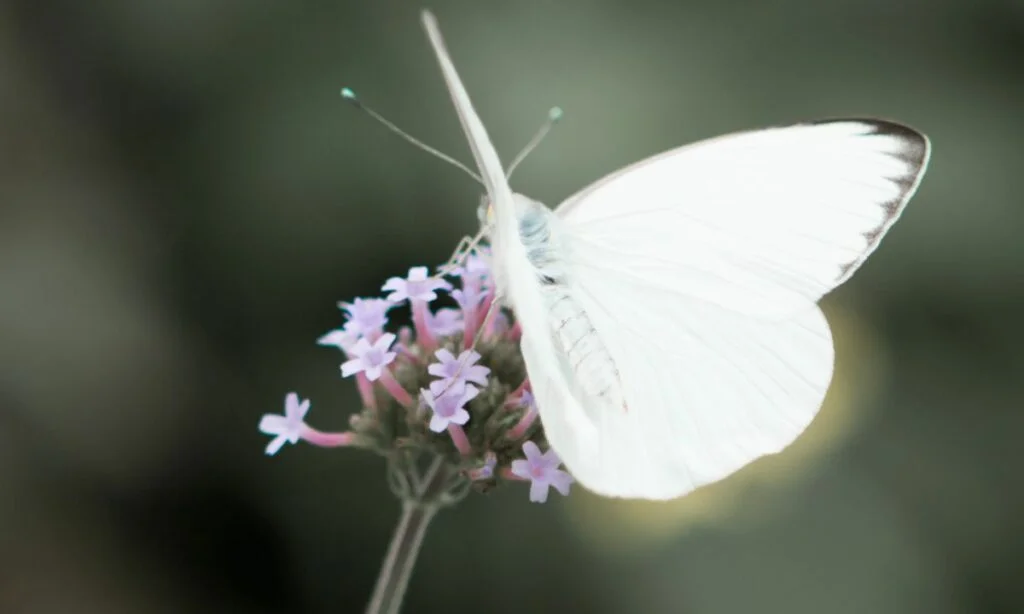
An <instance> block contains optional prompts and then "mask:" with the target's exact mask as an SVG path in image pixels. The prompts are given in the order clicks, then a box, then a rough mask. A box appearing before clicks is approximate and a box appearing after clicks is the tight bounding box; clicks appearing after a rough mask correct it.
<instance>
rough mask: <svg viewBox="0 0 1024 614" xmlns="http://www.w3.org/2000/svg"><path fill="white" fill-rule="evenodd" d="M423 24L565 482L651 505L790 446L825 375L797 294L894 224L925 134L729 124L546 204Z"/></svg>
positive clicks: (860, 256) (870, 125)
mask: <svg viewBox="0 0 1024 614" xmlns="http://www.w3.org/2000/svg"><path fill="white" fill-rule="evenodd" d="M423 24H424V27H425V28H426V30H427V34H428V35H429V37H430V41H431V43H432V44H433V47H434V51H435V52H436V53H437V57H438V60H439V62H440V64H441V69H442V72H443V73H444V78H445V80H446V82H447V84H448V89H449V90H450V92H451V96H452V100H453V101H454V102H455V108H456V110H457V111H458V115H459V119H460V121H461V123H462V127H463V129H464V130H465V132H466V135H467V137H468V138H469V144H470V147H471V149H472V151H473V157H474V158H475V159H476V164H477V166H478V167H479V169H480V175H481V177H482V179H483V183H484V185H485V187H486V189H487V195H488V198H489V200H490V203H491V206H492V207H493V210H492V213H493V216H492V226H491V228H490V229H489V238H490V241H491V247H492V254H493V263H492V266H493V269H494V274H495V277H496V280H497V283H498V291H499V293H500V295H501V296H502V297H503V300H504V301H505V303H506V304H507V305H508V306H509V307H511V308H512V310H513V311H514V312H515V315H516V318H517V319H518V321H519V322H520V325H521V327H522V332H523V336H522V352H523V356H524V358H525V361H526V368H527V371H528V374H529V378H530V382H531V384H532V386H533V394H534V398H535V400H536V403H537V408H538V411H539V413H540V417H541V421H542V423H543V425H544V429H545V432H546V434H547V438H548V441H549V443H550V444H551V446H552V447H553V448H554V449H555V451H557V453H558V454H559V455H560V456H561V458H562V460H563V461H564V462H565V465H566V467H568V469H569V470H570V471H571V472H572V474H573V475H574V476H575V477H576V479H577V480H578V481H579V482H580V483H581V484H582V485H584V486H585V487H587V488H589V489H591V490H593V491H595V492H598V493H601V494H604V495H609V496H619V497H638V498H649V499H668V498H672V497H677V496H679V495H682V494H685V493H687V492H689V491H691V490H693V489H695V488H697V487H699V486H701V485H703V484H707V483H709V482H713V481H715V480H719V479H721V478H724V477H725V476H727V475H729V474H730V473H732V472H734V471H736V470H737V469H739V468H740V467H742V466H744V465H746V464H747V463H749V462H751V461H752V460H754V459H756V458H758V457H759V456H762V455H764V454H769V453H774V452H777V451H779V450H781V449H783V448H784V447H786V446H787V445H788V444H789V443H790V442H792V441H793V440H794V439H795V438H796V437H797V436H798V435H799V434H800V433H801V432H802V431H803V430H804V428H805V427H806V426H807V424H808V423H809V422H810V421H811V419H812V418H813V417H814V415H815V414H816V413H817V411H818V408H819V407H820V405H821V402H822V399H823V398H824V396H825V391H826V390H827V389H828V385H829V381H830V380H831V377H832V364H833V349H832V338H831V334H830V331H829V327H828V323H827V322H826V320H825V317H824V316H823V314H822V312H821V310H820V309H819V308H818V306H817V305H816V301H818V299H820V298H821V297H822V296H823V295H824V294H826V293H828V292H829V291H830V290H832V289H833V288H835V287H836V286H838V285H839V284H841V283H843V282H844V281H846V279H848V278H849V277H850V275H851V274H852V273H853V272H854V271H855V270H856V269H857V268H858V267H859V266H860V265H861V263H863V262H864V260H865V259H866V258H867V256H868V255H869V254H870V253H871V252H872V251H874V249H875V248H876V247H877V246H878V242H879V241H880V240H881V238H882V236H883V235H884V234H885V232H886V231H887V230H888V229H889V227H890V226H892V224H893V223H894V222H895V221H896V219H897V218H898V217H899V215H900V213H901V212H902V211H903V208H904V206H906V204H907V201H908V200H909V199H910V197H911V195H912V194H913V193H914V191H915V189H916V188H917V186H918V183H919V182H920V180H921V176H922V174H923V173H924V169H925V166H926V164H927V162H928V156H929V143H928V139H927V138H926V137H925V136H924V135H922V134H920V133H918V132H916V131H914V130H912V129H910V128H907V127H905V126H901V125H898V124H894V123H890V122H885V121H876V120H860V119H851V120H842V121H830V122H822V123H812V124H800V125H796V126H791V127H786V128H770V129H767V130H759V131H754V132H744V133H739V134H732V135H727V136H723V137H719V138H715V139H711V140H708V141H704V142H701V143H697V144H694V145H690V146H688V147H682V148H679V149H674V150H671V151H668V152H665V153H663V154H660V155H657V156H654V157H652V158H649V159H647V160H644V161H642V162H638V163H636V164H634V165H632V166H629V167H627V168H625V169H623V170H620V171H618V172H615V173H612V174H611V175H609V176H607V177H605V178H603V179H601V180H600V181H598V182H597V183H595V184H593V185H591V186H589V187H587V188H585V189H583V190H582V191H581V192H579V193H578V194H576V195H574V196H572V197H570V198H569V199H568V200H566V201H565V202H564V203H562V204H561V205H559V206H558V207H557V208H556V209H555V210H554V211H553V212H552V211H551V210H549V209H548V208H546V207H545V206H544V205H542V204H540V203H538V202H535V201H533V200H530V199H529V198H527V197H525V196H522V195H520V194H516V193H513V192H512V189H511V188H510V187H509V185H508V181H507V180H506V178H505V174H504V172H503V170H502V165H501V162H500V161H499V159H498V154H497V152H496V151H495V149H494V146H493V145H492V144H491V141H490V139H489V138H488V136H487V132H486V131H485V130H484V127H483V124H482V123H481V122H480V119H479V117H477V114H476V112H475V111H474V110H473V106H472V104H471V103H470V100H469V96H468V95H467V94H466V90H465V88H464V87H463V85H462V82H461V80H460V79H459V76H458V74H457V73H456V72H455V68H454V66H453V65H452V62H451V59H450V58H449V56H448V52H447V50H446V49H445V45H444V41H443V40H442V38H441V34H440V31H439V30H438V26H437V22H436V20H435V18H434V16H433V15H432V14H430V13H429V12H424V13H423Z"/></svg>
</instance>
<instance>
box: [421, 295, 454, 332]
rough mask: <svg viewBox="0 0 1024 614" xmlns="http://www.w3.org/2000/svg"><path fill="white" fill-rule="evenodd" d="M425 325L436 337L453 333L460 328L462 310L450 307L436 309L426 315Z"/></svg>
mask: <svg viewBox="0 0 1024 614" xmlns="http://www.w3.org/2000/svg"><path fill="white" fill-rule="evenodd" d="M456 292H458V291H457V290H456ZM427 325H428V326H430V330H431V332H433V333H434V334H435V335H437V336H438V337H447V336H448V335H454V334H455V333H457V332H459V331H460V330H462V312H461V311H459V310H458V309H452V308H451V307H445V308H443V309H438V310H437V313H433V314H430V315H429V316H427Z"/></svg>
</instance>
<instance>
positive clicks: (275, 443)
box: [263, 435, 288, 456]
mask: <svg viewBox="0 0 1024 614" xmlns="http://www.w3.org/2000/svg"><path fill="white" fill-rule="evenodd" d="M286 441H288V438H287V437H286V436H284V435H278V436H277V437H274V438H273V439H271V440H270V443H268V444H267V447H266V449H265V450H264V451H263V453H264V454H266V455H267V456H273V455H275V454H277V452H278V450H280V449H281V446H283V445H284V444H285V442H286Z"/></svg>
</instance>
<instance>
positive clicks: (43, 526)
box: [0, 0, 1024, 614]
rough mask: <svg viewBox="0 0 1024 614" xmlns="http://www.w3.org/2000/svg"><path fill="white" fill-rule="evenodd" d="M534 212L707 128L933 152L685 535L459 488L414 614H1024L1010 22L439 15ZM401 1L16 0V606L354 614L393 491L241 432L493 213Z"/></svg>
mask: <svg viewBox="0 0 1024 614" xmlns="http://www.w3.org/2000/svg"><path fill="white" fill-rule="evenodd" d="M431 8H433V9H434V10H435V12H436V14H437V16H438V18H439V20H440V23H441V27H442V30H443V31H444V33H445V35H446V37H447V39H448V44H449V48H450V50H451V52H452V54H453V56H454V59H455V62H456V65H457V66H458V67H459V69H460V71H461V72H462V75H463V78H464V79H465V81H466V83H467V87H468V88H469V90H470V93H471V95H473V96H474V100H475V102H476V106H477V108H478V110H479V111H480V113H481V115H482V116H483V119H484V121H485V122H486V123H487V124H488V126H489V129H490V131H491V135H492V137H493V138H494V140H495V142H496V145H497V146H498V149H499V150H500V151H501V152H502V154H503V156H504V157H505V159H509V158H510V157H511V156H512V155H513V154H514V153H515V151H517V150H518V148H519V147H521V146H522V144H523V143H525V142H526V140H527V139H528V138H529V137H530V135H531V134H533V132H534V130H535V129H536V128H537V126H538V125H539V124H540V122H541V121H542V120H543V118H544V116H545V113H546V112H547V109H548V108H549V107H551V106H553V105H559V106H561V107H562V108H563V109H564V110H565V118H564V120H563V122H562V123H561V124H560V125H559V126H558V127H557V128H556V129H555V132H554V133H553V134H552V135H551V136H550V137H549V139H548V140H547V142H545V144H544V145H543V146H542V147H541V148H540V149H539V150H538V151H537V152H535V153H534V154H533V155H532V156H531V157H530V159H529V160H528V161H527V162H526V163H525V164H524V165H523V167H522V169H521V170H520V171H518V172H517V177H516V179H515V182H514V187H515V188H516V189H517V190H520V191H522V192H524V193H527V194H529V195H531V196H533V197H535V198H539V199H540V200H543V201H545V202H547V203H550V204H554V203H557V202H558V201H560V200H561V199H563V198H565V197H566V196H568V195H569V194H571V193H572V192H574V191H576V190H577V189H579V188H580V187H582V186H583V185H585V184H586V183H589V182H590V181H593V180H595V179H597V178H598V177H600V176H601V175H603V174H604V173H607V172H609V171H611V170H613V169H616V168H618V167H620V166H622V165H624V164H627V163H629V162H632V161H634V160H637V159H639V158H642V157H644V156H646V155H649V154H652V153H655V152H658V151H661V150H663V149H667V148H670V147H674V146H676V145H679V144H682V143H685V142H689V141H693V140H697V139H700V138H705V137H710V136H714V135H716V134H720V133H723V132H728V131H733V130H739V129H747V128H753V127H758V126H762V125H772V124H785V123H790V122H796V121H801V120H806V119H817V118H822V117H835V116H843V115H867V116H881V117H889V118H896V119H899V120H901V121H903V122H906V123H909V124H911V125H913V126H915V127H917V128H919V129H921V130H922V131H924V132H926V133H927V134H928V135H929V136H930V137H931V138H932V140H933V146H934V154H933V158H932V164H931V167H930V170H929V171H928V174H927V175H926V177H925V180H924V183H923V185H922V188H921V190H920V192H919V193H918V196H917V197H916V198H915V200H914V201H913V203H912V204H911V205H910V207H909V208H908V210H907V213H906V214H905V216H904V217H903V219H902V220H901V221H900V223H899V224H897V225H896V226H895V227H894V229H893V230H892V232H891V233H890V234H889V236H888V238H887V239H886V240H885V241H884V242H883V244H882V247H881V248H880V249H879V250H878V252H877V253H876V254H875V255H874V256H873V257H872V258H871V260H870V261H869V262H868V263H867V264H866V265H865V266H864V268H863V269H862V270H861V272H860V273H859V274H858V275H856V276H855V277H854V279H853V280H852V281H851V282H850V283H848V284H847V285H846V286H844V287H843V288H841V289H840V290H838V291H836V292H835V293H834V294H833V295H831V296H829V297H828V298H827V299H826V301H825V307H826V311H827V313H828V315H829V319H830V321H831V322H832V325H833V328H834V330H835V336H836V340H837V352H838V358H837V361H838V364H837V375H836V381H835V383H834V385H833V388H832V390H831V392H830V395H829V398H828V400H827V403H826V406H825V407H824V409H823V410H822V412H821V414H820V416H819V418H818V419H817V420H816V421H815V422H814V424H813V425H812V426H811V428H810V429H809V430H808V432H807V433H806V434H805V435H804V436H803V437H801V439H800V440H798V442H797V443H796V444H794V446H793V447H792V448H790V449H789V450H788V451H786V452H785V453H784V454H782V455H779V456H777V457H774V458H766V459H763V460H761V461H758V462H757V463H755V464H754V465H752V466H751V467H749V468H747V469H745V470H744V471H742V472H740V473H739V474H737V475H735V476H733V477H732V478H730V479H728V480H726V481H724V482H722V483H719V484H716V485H714V486H711V487H708V488H705V489H702V490H700V491H698V492H696V493H694V494H693V495H691V496H689V497H686V498H684V499H682V500H680V501H676V502H672V503H667V504H653V503H637V502H632V503H630V502H621V501H608V500H602V499H600V498H598V497H595V496H593V495H589V494H588V493H585V492H584V491H583V490H582V489H579V488H577V489H575V490H574V491H573V493H572V494H571V496H570V497H568V498H561V497H558V496H553V497H552V500H551V501H549V503H548V504H546V505H543V506H539V505H531V504H530V503H529V502H528V500H527V493H526V488H525V487H521V486H520V487H517V486H510V487H506V488H502V489H499V490H498V491H497V492H495V493H493V494H491V495H487V496H482V495H472V496H470V497H469V498H468V499H467V500H466V501H464V502H463V503H462V504H461V505H460V506H458V507H457V508H454V509H451V510H447V511H445V512H443V513H442V514H441V515H439V516H438V518H437V519H436V521H435V524H434V526H433V527H432V529H431V532H430V533H429V534H428V536H427V539H426V543H425V545H424V551H423V554H422V558H421V561H420V565H419V567H418V568H417V571H416V574H415V576H414V578H413V581H412V586H411V587H410V594H409V600H408V603H407V607H406V609H405V611H406V612H410V613H415V612H445V613H447V614H459V613H463V612H464V613H474V614H475V613H479V612H488V613H489V612H494V613H503V612H510V613H511V612H517V613H521V612H530V613H533V612H537V613H544V612H594V613H598V614H599V613H618V612H643V613H648V612H649V613H652V614H657V613H663V612H664V613H668V612H683V613H687V614H689V613H692V614H705V613H708V614H710V613H727V612H728V613H733V612H764V613H769V612H779V613H787V614H799V613H808V614H810V613H814V614H820V613H823V612H827V613H830V614H831V613H836V614H845V613H889V612H893V613H895V612H927V613H929V614H945V613H964V612H986V613H1008V612H1024V584H1022V578H1024V573H1022V571H1024V537H1022V536H1024V487H1022V484H1024V478H1022V477H1021V475H1022V473H1021V470H1022V469H1024V462H1022V461H1024V445H1022V441H1024V385H1022V384H1021V382H1020V377H1021V375H1022V373H1024V321H1022V317H1021V316H1022V315H1024V272H1022V271H1024V240H1022V239H1021V237H1022V231H1024V203H1022V193H1024V164H1022V163H1024V153H1022V152H1024V150H1022V145H1024V143H1022V141H1024V139H1022V137H1024V2H1021V1H1020V0H976V1H968V0H903V1H899V0H896V1H894V0H856V1H854V0H840V1H835V2H816V1H812V0H780V1H776V2H739V1H736V0H732V1H719V2H710V1H708V2H698V1H696V0H692V1H679V2H673V1H670V0H661V1H658V0H637V1H633V2H612V1H611V0H603V1H590V2H582V1H577V2H543V1H541V0H526V1H518V2H505V3H499V2H455V1H441V0H438V1H436V2H434V3H433V5H431ZM419 9H420V6H419V5H416V4H414V3H412V4H411V3H408V2H398V1H395V0H389V1H382V2H361V3H360V2H354V1H351V0H337V1H333V2H313V1H294V0H293V1H287V2H284V1H270V0H244V1H242V0H221V1H216V2H210V1H202V0H179V1H170V0H165V1H163V2H160V1H156V0H134V1H121V2H114V1H101V2H73V1H70V0H65V1H63V2H61V1H56V0H51V1H48V2H33V1H30V0H7V1H6V2H4V3H3V4H0V613H3V614H21V613H32V614H36V613H51V612H52V613H60V614H63V613H93V612H96V613H103V614H107V613H113V614H118V613H136V612H145V613H150V612H153V613H160V612H190V613H195V612H239V613H243V612H253V613H279V612H289V613H295V614H299V613H311V614H312V613H324V614H327V613H332V612H361V611H362V608H363V607H364V605H365V602H366V599H367V598H368V596H369V594H370V591H371V588H372V585H373V581H374V578H375V576H376V573H377V567H378V565H379V563H380V561H381V558H382V556H383V553H384V550H385V547H386V545H387V540H388V538H389V535H390V532H391V529H392V527H393V525H394V522H395V520H396V519H397V516H398V505H397V503H396V502H395V501H394V499H393V498H392V496H391V494H390V493H389V491H388V489H387V486H386V484H385V481H384V468H383V463H382V462H381V461H380V460H379V459H378V458H376V457H373V456H371V455H368V454H365V453H359V452H355V451H348V450H323V449H317V448H314V447H312V446H308V445H299V446H289V447H287V448H285V449H284V450H283V451H282V452H281V453H280V454H279V455H278V456H277V457H274V458H267V457H265V456H263V447H264V445H265V444H266V441H267V438H266V437H265V436H263V435H261V434H260V433H259V432H258V431H257V429H256V424H257V422H258V420H259V418H260V416H261V415H262V414H264V413H267V412H279V411H280V410H281V408H282V403H283V398H284V395H285V393H286V392H288V391H291V390H297V391H299V392H300V394H302V396H303V397H311V398H312V399H313V410H312V412H311V414H310V416H309V419H310V421H311V422H312V423H313V424H315V425H316V426H318V427H320V428H324V429H330V428H342V427H343V426H344V424H345V423H346V418H347V415H348V414H349V413H350V412H351V411H354V410H355V408H356V403H357V396H356V394H355V390H354V386H352V385H351V382H346V381H341V380H340V379H339V377H338V362H339V357H338V355H337V353H336V352H332V351H331V350H329V349H325V348H320V347H317V346H316V345H315V343H314V342H315V340H316V338H317V337H318V336H319V335H321V334H322V333H324V332H326V331H327V330H329V329H331V328H335V327H336V326H337V325H339V324H340V323H341V317H340V314H339V312H338V311H337V308H336V306H335V303H336V301H338V300H349V299H351V298H352V297H355V296H368V295H376V294H377V293H378V290H379V287H380V285H381V284H382V283H383V281H384V280H385V279H386V278H388V277H390V276H392V275H400V274H403V273H404V272H405V271H406V270H407V269H408V267H409V266H411V265H416V264H435V263H439V262H441V261H443V260H444V259H445V258H446V257H447V256H448V254H449V252H450V250H451V248H452V247H453V245H454V243H455V241H457V240H458V238H459V237H461V236H462V235H463V234H467V233H470V232H472V231H474V230H475V225H476V216H475V207H476V203H477V198H478V193H477V192H478V188H477V187H476V186H475V185H474V184H473V183H472V182H471V181H469V180H468V179H466V178H465V177H464V176H461V175H460V174H459V172H458V171H456V170H455V169H452V168H449V167H447V166H445V165H444V164H443V163H441V162H439V161H437V160H434V159H431V158H430V157H428V156H426V155H424V154H423V153H422V152H419V151H416V150H414V149H413V148H411V147H409V146H408V145H406V144H403V143H402V142H400V141H399V140H398V139H396V138H394V137H393V136H391V135H389V134H387V133H386V132H385V131H384V130H383V129H381V127H380V126H378V125H375V124H373V123H372V122H371V121H369V120H368V118H366V117H364V116H362V115H360V114H359V113H358V112H357V111H355V110H353V109H352V108H350V107H347V106H346V105H344V104H343V103H342V101H341V100H340V99H339V97H338V89H339V87H340V86H341V85H348V86H350V87H352V88H353V89H355V90H356V91H357V92H358V93H359V94H360V95H361V96H362V98H363V99H364V100H365V101H366V102H367V103H368V104H370V105H371V106H374V107H376V108H377V109H378V110H380V111H381V112H382V113H384V114H385V115H386V116H388V117H389V118H390V119H392V120H393V121H395V122H396V123H398V124H399V125H401V126H402V127H404V128H405V129H407V130H409V131H410V132H412V133H414V134H416V135H418V136H419V137H421V138H423V139H424V140H426V141H427V142H429V143H431V144H433V145H435V146H437V147H438V148H440V149H442V150H444V151H446V152H449V153H452V154H453V155H455V156H457V157H460V158H462V159H464V160H468V159H469V155H468V151H467V147H466V145H465V144H464V142H463V138H462V136H461V132H460V129H459V126H458V122H457V120H456V118H455V115H454V113H453V111H452V109H451V107H450V101H449V99H448V96H447V94H446V92H445V91H444V86H443V83H442V80H441V77H440V74H439V72H438V69H437V66H436V64H435V60H434V58H433V57H432V55H431V53H430V50H429V47H428V45H427V42H426V40H425V37H424V35H423V33H422V32H421V30H420V26H419V21H418V11H419Z"/></svg>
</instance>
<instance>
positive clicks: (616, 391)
mask: <svg viewBox="0 0 1024 614" xmlns="http://www.w3.org/2000/svg"><path fill="white" fill-rule="evenodd" d="M516 196H517V197H518V198H517V201H518V202H517V208H518V212H517V213H518V217H519V238H520V240H521V241H522V242H523V246H524V247H525V248H526V257H527V259H528V260H529V261H530V264H531V265H532V267H533V269H534V273H535V274H536V276H537V279H538V281H539V282H540V284H541V291H542V295H543V297H544V302H545V306H546V307H547V311H548V322H549V325H550V327H551V335H552V338H553V339H554V342H555V346H556V347H557V348H558V349H560V350H561V351H562V356H561V359H562V360H563V364H565V366H566V367H567V369H568V370H569V371H571V373H572V374H573V379H574V381H575V383H576V385H577V386H578V388H579V391H580V392H582V393H583V396H585V397H586V398H587V399H589V400H592V401H597V402H598V404H599V405H610V406H612V407H622V408H625V402H624V399H623V395H622V383H621V379H620V377H619V370H618V368H617V367H616V365H615V361H614V359H613V358H612V355H611V353H610V352H609V351H608V348H607V347H606V346H605V345H604V342H602V340H601V336H600V335H599V334H598V331H597V329H596V328H595V327H594V324H593V322H592V321H591V319H590V317H589V315H588V314H587V311H586V309H585V308H584V307H583V306H582V305H581V304H580V303H579V301H577V300H576V299H575V298H574V296H573V290H572V276H571V273H570V271H569V269H568V266H567V265H566V257H565V256H566V254H565V248H564V246H563V245H562V242H561V241H560V237H559V232H558V219H557V218H556V217H555V216H554V215H553V214H552V213H551V211H550V210H549V209H548V208H547V207H545V206H544V205H542V204H541V203H538V202H536V201H532V200H530V199H528V198H526V197H522V196H519V195H516ZM586 405H587V406H591V404H590V403H587V404H586Z"/></svg>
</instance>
